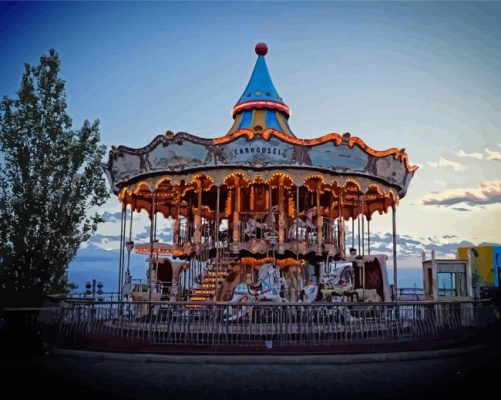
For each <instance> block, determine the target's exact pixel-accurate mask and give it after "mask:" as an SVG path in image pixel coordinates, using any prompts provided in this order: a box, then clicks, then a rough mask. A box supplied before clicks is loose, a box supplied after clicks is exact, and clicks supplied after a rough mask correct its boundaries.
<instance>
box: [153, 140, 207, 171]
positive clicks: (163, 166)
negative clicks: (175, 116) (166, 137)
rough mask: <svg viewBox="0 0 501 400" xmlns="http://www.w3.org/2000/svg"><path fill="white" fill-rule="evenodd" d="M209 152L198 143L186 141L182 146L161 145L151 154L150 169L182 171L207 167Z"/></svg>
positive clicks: (175, 144) (172, 144)
mask: <svg viewBox="0 0 501 400" xmlns="http://www.w3.org/2000/svg"><path fill="white" fill-rule="evenodd" d="M208 153H209V150H208V149H207V148H206V147H205V146H203V145H201V144H198V143H192V142H189V141H184V142H183V143H182V144H177V143H171V144H169V145H168V146H165V147H164V146H162V145H159V146H157V147H156V148H155V149H153V150H152V151H151V152H150V154H149V157H148V158H149V160H150V161H151V164H150V165H148V166H149V167H150V169H148V170H146V171H155V170H174V171H175V170H182V169H185V168H189V167H196V166H202V165H203V166H205V165H208V164H209V161H210V160H208V157H207V156H208Z"/></svg>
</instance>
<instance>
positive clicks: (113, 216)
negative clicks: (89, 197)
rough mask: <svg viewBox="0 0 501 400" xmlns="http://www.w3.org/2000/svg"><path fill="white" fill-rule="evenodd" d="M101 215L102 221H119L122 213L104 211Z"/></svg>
mask: <svg viewBox="0 0 501 400" xmlns="http://www.w3.org/2000/svg"><path fill="white" fill-rule="evenodd" d="M101 217H102V218H103V220H104V222H120V221H121V220H122V213H121V212H120V211H119V212H116V213H110V212H108V211H105V212H104V213H103V215H101Z"/></svg>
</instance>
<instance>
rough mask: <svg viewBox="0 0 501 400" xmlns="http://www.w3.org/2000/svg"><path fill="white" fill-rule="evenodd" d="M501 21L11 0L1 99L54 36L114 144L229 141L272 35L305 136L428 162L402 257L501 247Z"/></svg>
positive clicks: (428, 7)
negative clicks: (345, 137)
mask: <svg viewBox="0 0 501 400" xmlns="http://www.w3.org/2000/svg"><path fill="white" fill-rule="evenodd" d="M500 19H501V4H500V3H495V2H492V3H478V2H475V3H466V2H460V3H451V2H440V3H432V2H421V3H412V2H401V3H393V2H391V3H375V2H369V3H363V2H351V3H341V2H329V3H316V2H303V3H301V2H291V3H289V2H274V3H264V2H250V3H243V2H239V3H227V2H221V3H212V2H197V3H157V2H153V3H118V2H111V3H95V2H90V3H80V2H78V3H59V2H54V3H43V2H37V3H0V54H1V55H2V62H1V63H0V95H9V96H13V95H14V94H15V91H16V89H17V87H18V85H19V81H20V77H21V74H22V65H23V63H24V62H28V63H32V64H33V63H36V62H37V60H38V58H39V57H40V55H42V54H43V53H46V52H47V51H48V49H49V48H51V47H53V48H55V49H56V50H57V51H58V52H59V53H60V56H61V58H62V76H63V78H64V79H66V81H67V94H68V103H69V113H70V115H71V116H72V117H73V120H74V123H75V125H76V126H79V125H81V123H82V122H83V120H84V119H85V118H88V119H96V118H99V119H100V120H101V131H102V136H101V137H102V141H103V142H104V143H105V144H106V145H108V146H110V145H112V144H114V145H118V144H124V145H127V146H130V147H142V146H144V145H146V144H148V143H149V142H150V141H151V140H152V139H153V137H155V136H156V135H158V134H162V133H164V132H165V131H166V130H172V131H174V132H177V131H186V132H190V133H193V134H196V135H199V136H203V137H217V136H222V135H224V134H225V133H226V131H227V130H228V129H229V127H230V125H231V122H232V120H231V116H230V110H231V107H232V106H233V105H234V104H235V102H236V101H237V100H238V98H239V97H240V95H241V94H242V91H243V89H244V88H245V86H246V84H247V81H248V79H249V76H250V73H251V71H252V68H253V66H254V63H255V59H256V56H255V54H254V50H253V49H254V45H255V44H256V43H257V42H259V41H265V42H266V43H267V44H268V46H269V49H270V50H269V53H268V55H267V56H266V58H267V63H268V67H269V69H270V73H271V76H272V79H273V81H274V84H275V87H276V88H277V90H278V92H279V93H280V95H281V96H282V97H283V99H284V101H285V102H286V103H287V104H288V105H289V106H290V108H291V110H292V116H291V118H290V120H289V122H290V125H291V128H292V130H293V131H294V132H295V133H296V135H298V136H300V137H305V138H309V137H316V136H321V135H323V134H325V133H328V132H338V133H343V132H346V131H349V132H351V134H352V135H355V136H360V137H361V138H363V139H364V140H365V141H366V143H367V144H369V145H370V146H371V147H373V148H376V149H380V150H382V149H386V148H389V147H398V148H402V147H405V148H406V149H407V152H408V154H409V157H410V160H411V163H414V164H418V165H420V166H421V168H420V169H419V170H418V171H417V173H416V175H415V178H414V180H413V182H412V183H411V186H410V189H409V191H408V195H407V197H406V198H405V199H403V200H402V202H401V205H400V207H399V211H398V230H399V233H400V234H401V235H402V238H405V237H407V238H408V239H409V243H408V248H407V250H408V251H407V252H406V248H405V245H404V244H402V246H401V248H402V250H403V251H402V254H403V258H404V259H403V260H402V262H401V264H402V265H404V266H405V265H407V264H406V261H405V259H406V258H409V259H412V261H409V263H410V264H409V265H411V264H412V265H418V264H417V262H418V261H416V260H417V258H416V257H418V256H419V255H418V253H419V252H420V249H421V248H426V249H430V248H431V247H430V246H438V248H443V249H445V250H444V254H452V253H451V249H453V248H454V246H455V245H456V244H457V243H460V242H461V241H465V240H466V241H469V242H472V243H475V244H479V243H482V242H498V243H499V242H501V240H500V228H499V227H500V226H501V206H500V200H501V173H500V172H499V171H500V170H501V169H500V166H501V134H500V128H499V127H500V126H501V102H500V101H499V93H501V75H500V74H499V66H500V65H501V45H500V43H501V24H500V23H499V21H500ZM118 209H119V208H118V203H117V201H116V198H114V199H111V200H110V201H109V202H108V203H107V205H106V206H105V207H103V209H102V210H103V211H108V212H110V213H114V212H116V211H118ZM144 224H145V222H144V221H143V225H141V224H139V225H138V226H139V228H138V229H139V231H138V233H140V231H141V229H143V228H144V226H145V225H144ZM373 229H374V232H376V233H379V234H380V235H381V237H383V236H384V234H385V233H387V232H389V231H390V230H391V220H390V218H389V216H388V215H386V216H381V217H379V218H375V221H374V224H373ZM118 232H119V224H117V223H116V222H111V221H110V222H108V223H106V224H104V225H103V226H102V227H100V230H99V234H100V235H102V236H100V237H99V238H100V239H99V240H100V241H99V242H97V240H96V243H95V245H99V246H100V247H101V248H113V247H114V246H115V245H116V243H114V241H113V240H112V238H110V239H109V240H108V242H106V243H107V244H106V243H105V242H104V241H103V240H104V239H103V237H105V236H107V235H108V236H110V235H116V234H117V233H118ZM414 241H416V242H419V244H415V243H414ZM381 243H382V245H384V242H381ZM426 246H428V247H426ZM440 246H443V247H440Z"/></svg>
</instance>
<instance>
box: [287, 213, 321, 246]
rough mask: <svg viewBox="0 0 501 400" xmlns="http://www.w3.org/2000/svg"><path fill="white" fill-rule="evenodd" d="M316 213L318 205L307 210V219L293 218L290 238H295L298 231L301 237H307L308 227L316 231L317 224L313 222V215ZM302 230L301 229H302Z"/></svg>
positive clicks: (289, 232)
mask: <svg viewBox="0 0 501 400" xmlns="http://www.w3.org/2000/svg"><path fill="white" fill-rule="evenodd" d="M315 213H316V207H312V208H310V209H309V210H308V211H307V212H306V221H303V219H302V218H300V217H296V218H294V219H293V221H292V223H291V226H290V228H289V231H288V234H287V236H288V239H289V240H293V239H295V238H296V232H298V233H299V239H302V240H304V239H306V237H305V233H306V232H305V230H306V228H308V229H309V230H310V231H311V232H315V225H314V224H313V217H314V216H315ZM300 230H301V231H300Z"/></svg>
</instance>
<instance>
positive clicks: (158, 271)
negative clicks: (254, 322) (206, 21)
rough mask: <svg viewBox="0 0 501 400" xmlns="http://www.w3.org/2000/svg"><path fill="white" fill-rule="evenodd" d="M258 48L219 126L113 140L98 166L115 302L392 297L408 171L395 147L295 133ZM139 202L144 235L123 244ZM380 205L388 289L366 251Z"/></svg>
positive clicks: (382, 266)
mask: <svg viewBox="0 0 501 400" xmlns="http://www.w3.org/2000/svg"><path fill="white" fill-rule="evenodd" d="M255 51H256V54H257V61H256V65H255V67H254V70H253V72H252V75H251V78H250V80H249V83H248V84H247V87H246V88H245V90H244V92H243V94H242V96H241V97H240V99H239V100H238V102H237V103H236V104H235V106H234V107H233V109H232V110H231V115H232V117H233V124H232V126H231V128H230V129H229V131H228V132H227V133H226V134H225V135H223V136H219V137H216V138H213V139H209V138H202V137H197V136H194V135H191V134H188V133H184V132H180V133H177V134H174V133H172V132H170V131H167V132H166V133H165V134H164V135H160V136H157V137H156V138H154V139H153V141H151V143H149V144H148V145H146V146H145V147H142V148H139V149H133V148H129V147H126V146H118V147H112V150H111V151H110V154H109V160H108V162H107V164H106V165H105V171H106V175H107V177H108V179H109V181H110V184H111V187H112V190H113V193H114V194H115V195H117V196H118V199H119V201H120V203H121V206H122V221H121V248H120V261H119V278H118V286H119V291H120V293H119V296H120V300H127V299H132V300H149V301H151V300H155V301H165V302H169V301H170V302H172V301H188V302H190V304H193V303H206V302H221V301H223V302H228V301H230V302H234V303H242V302H253V301H266V300H269V301H280V302H295V301H315V300H319V299H323V300H327V301H331V300H332V301H335V300H338V299H339V300H342V301H357V300H358V301H361V300H372V301H383V302H388V301H392V300H394V294H395V293H396V289H397V261H396V260H397V257H396V242H395V237H396V236H395V235H396V209H397V206H398V204H399V201H400V199H402V198H403V197H404V196H405V194H406V190H407V188H408V186H409V183H410V181H411V179H412V177H413V175H414V172H415V171H416V169H417V167H416V166H412V165H410V163H409V161H408V157H407V153H406V152H405V150H404V149H397V148H391V149H388V150H383V151H379V150H374V149H373V148H371V147H369V146H368V145H367V144H365V142H364V141H363V140H362V139H360V138H358V137H354V136H351V135H350V134H349V133H344V134H337V133H329V134H327V135H324V136H321V137H318V138H315V139H300V138H298V137H296V135H295V134H294V133H293V131H292V130H291V128H290V126H289V117H290V115H291V111H290V109H289V107H288V106H287V104H286V103H285V102H284V100H283V99H282V97H280V95H279V94H278V92H277V90H276V89H275V86H274V85H273V82H272V80H271V77H270V74H269V71H268V67H267V65H266V60H265V56H266V54H267V52H268V48H267V46H266V44H264V43H259V44H258V45H256V48H255ZM143 211H144V212H146V213H147V214H148V216H149V219H150V221H151V224H150V238H149V241H148V242H147V243H134V242H133V240H132V238H133V229H134V226H133V220H134V215H135V214H136V213H141V212H143ZM387 212H391V213H392V216H393V218H392V227H391V230H392V234H393V265H392V267H393V269H394V274H393V275H394V282H393V285H390V283H389V282H388V277H387V265H386V264H387V262H386V261H387V257H386V256H385V255H383V254H374V253H373V252H371V233H370V227H371V221H372V218H373V217H374V216H376V215H378V214H379V215H381V214H384V213H387ZM159 218H164V219H168V220H169V221H170V222H171V223H170V226H171V228H170V230H169V231H168V232H163V233H169V234H170V238H171V240H169V241H168V242H161V241H160V240H159V239H158V237H165V235H159V233H160V232H159V231H158V229H157V226H158V221H159ZM132 252H136V253H139V254H144V255H145V260H146V262H147V274H146V275H147V276H146V277H132V276H131V274H130V259H131V257H130V255H131V253H132ZM144 278H146V279H144ZM392 286H393V287H392Z"/></svg>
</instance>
